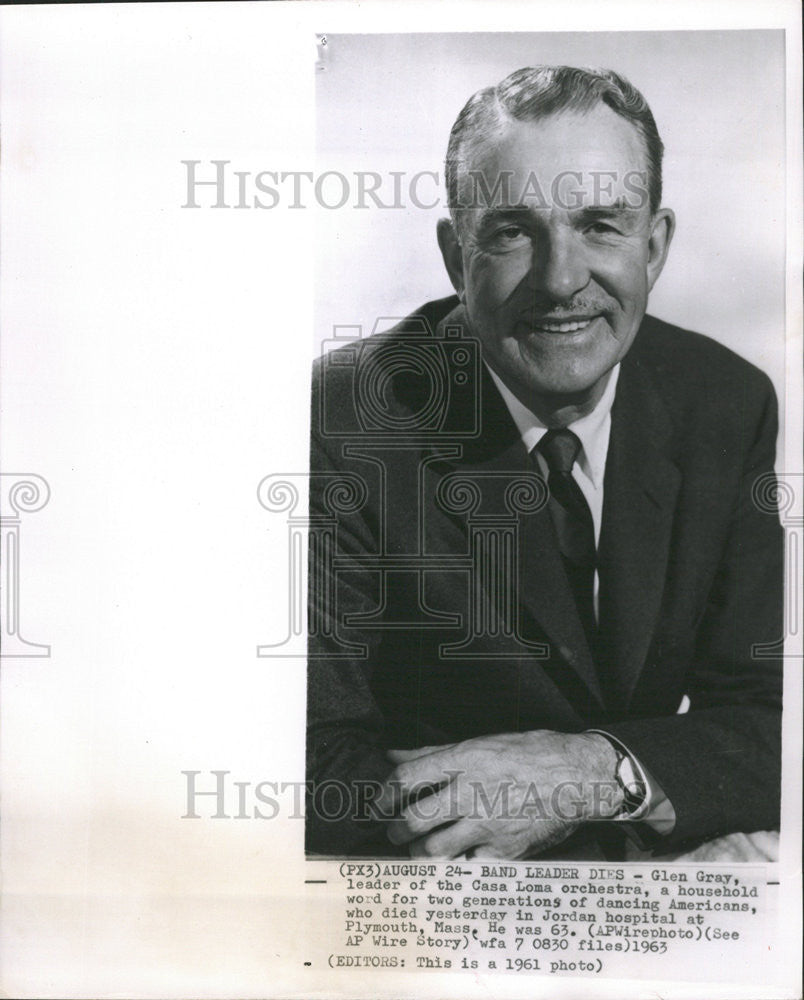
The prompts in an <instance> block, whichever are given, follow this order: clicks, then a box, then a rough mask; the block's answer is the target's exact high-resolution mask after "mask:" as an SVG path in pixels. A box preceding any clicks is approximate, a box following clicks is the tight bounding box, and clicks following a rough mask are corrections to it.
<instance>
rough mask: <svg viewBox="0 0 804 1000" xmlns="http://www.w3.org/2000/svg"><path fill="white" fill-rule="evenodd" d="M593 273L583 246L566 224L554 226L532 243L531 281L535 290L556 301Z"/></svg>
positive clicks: (576, 289) (577, 288) (579, 287)
mask: <svg viewBox="0 0 804 1000" xmlns="http://www.w3.org/2000/svg"><path fill="white" fill-rule="evenodd" d="M590 277H591V274H590V271H589V265H588V263H587V260H586V254H585V252H584V247H583V246H582V245H581V241H580V240H579V239H578V238H577V234H576V233H574V232H573V231H572V229H570V228H569V227H567V226H557V227H555V228H553V227H551V228H550V230H549V231H547V232H544V233H542V234H540V238H539V239H537V240H536V241H535V245H534V247H533V263H532V265H531V282H532V284H533V288H534V292H535V293H536V294H537V295H538V294H541V295H544V296H545V297H548V298H550V299H553V300H555V301H564V300H566V299H569V298H571V297H572V296H573V295H574V294H575V293H576V292H579V291H581V290H582V289H583V288H586V286H587V285H588V284H589V279H590Z"/></svg>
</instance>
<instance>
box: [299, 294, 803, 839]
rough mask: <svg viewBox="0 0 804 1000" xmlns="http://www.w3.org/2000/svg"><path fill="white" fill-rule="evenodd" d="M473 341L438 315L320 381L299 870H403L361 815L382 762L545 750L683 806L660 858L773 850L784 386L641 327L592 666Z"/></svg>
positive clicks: (516, 440) (607, 516) (625, 382)
mask: <svg viewBox="0 0 804 1000" xmlns="http://www.w3.org/2000/svg"><path fill="white" fill-rule="evenodd" d="M456 307H457V308H456ZM462 316H463V314H462V311H461V307H459V306H457V300H456V299H454V298H451V299H445V300H441V301H440V302H435V303H430V304H428V305H427V306H425V307H423V308H422V309H421V310H420V311H419V312H418V313H417V314H415V316H414V317H411V318H409V319H408V320H407V321H405V322H403V323H401V324H399V326H397V327H396V328H394V330H392V331H391V332H390V333H389V334H387V335H383V336H381V337H379V338H377V337H371V338H367V339H366V340H364V341H361V342H360V343H358V344H353V345H351V346H349V347H347V348H344V349H342V350H341V351H338V352H335V354H331V355H329V357H328V358H326V359H323V360H322V361H321V362H319V363H318V364H317V365H316V368H315V372H314V380H313V411H312V412H313V424H312V452H311V473H312V477H311V547H310V559H311V561H310V603H309V607H310V626H309V627H310V631H311V636H310V643H309V652H310V659H309V666H308V779H309V781H310V782H311V783H312V786H314V788H315V791H314V792H313V793H312V794H311V796H310V798H309V799H308V807H307V808H308V817H307V847H308V850H309V851H312V852H318V853H329V854H341V855H355V854H364V855H370V854H378V855H385V856H389V855H393V854H394V853H395V852H396V849H394V848H393V847H392V846H391V845H390V844H389V843H388V841H387V839H386V838H385V836H384V831H383V829H382V824H381V823H379V822H377V821H376V820H375V819H372V818H371V815H370V809H368V810H367V809H366V808H365V807H366V803H365V802H360V801H359V799H360V796H359V795H358V794H357V790H359V789H361V788H362V789H364V790H365V789H370V788H371V787H372V785H371V783H373V782H379V781H381V780H382V779H383V778H384V777H385V776H386V775H387V774H388V772H389V770H390V764H389V763H388V761H387V758H386V756H385V750H386V749H388V748H389V747H416V746H423V745H435V744H442V743H451V742H455V741H459V740H464V739H468V738H470V737H473V736H477V735H480V734H484V733H495V732H514V731H525V730H532V729H552V730H557V731H562V732H580V731H583V730H585V729H588V728H593V727H602V728H604V729H605V730H606V731H607V732H609V733H611V734H612V735H614V736H616V737H617V738H619V739H620V740H621V741H622V742H623V743H624V744H625V745H626V746H627V747H628V748H629V749H630V750H631V752H632V753H633V754H635V755H636V756H637V757H638V759H639V760H640V761H641V762H642V763H643V764H644V765H645V766H646V767H647V768H648V770H649V771H650V772H651V773H652V775H653V776H654V778H655V779H656V780H657V781H658V783H659V784H660V786H661V787H662V789H663V790H664V792H665V793H666V795H667V796H668V797H669V799H670V800H671V802H672V804H673V806H674V809H675V812H676V826H675V829H674V831H673V833H672V834H671V835H670V836H669V837H667V838H665V839H664V841H663V845H662V846H663V847H664V848H666V849H667V850H671V849H673V850H675V849H678V848H679V847H680V846H682V845H686V844H690V843H692V842H695V841H700V840H703V839H706V838H709V837H714V836H717V835H721V834H725V833H728V832H731V831H736V830H742V831H745V832H748V831H752V830H757V829H770V828H774V827H776V826H778V816H779V794H780V752H779V743H780V735H779V733H780V715H781V669H780V661H779V658H778V656H775V655H774V651H773V644H774V643H777V644H778V640H779V639H780V638H781V636H782V550H783V539H782V532H781V528H780V525H779V521H778V516H777V515H776V514H775V512H773V510H771V511H770V512H769V511H768V504H767V500H766V499H765V500H763V501H761V502H758V500H757V496H756V495H755V494H752V489H754V488H755V484H756V483H757V481H758V480H760V477H762V476H763V475H768V474H770V473H771V472H772V469H773V462H774V450H775V439H776V430H777V425H776V404H775V398H774V394H773V389H772V387H771V384H770V381H769V380H768V379H767V377H766V376H764V375H763V374H762V373H761V372H759V371H758V370H757V369H755V368H754V367H753V366H751V365H750V364H748V363H747V362H746V361H744V360H742V359H741V358H739V357H737V356H736V355H735V354H734V353H732V352H731V351H729V350H727V349H726V348H725V347H722V346H720V345H719V344H717V343H715V342H713V341H712V340H709V339H707V338H705V337H702V336H700V335H698V334H695V333H691V332H689V331H685V330H681V329H678V328H676V327H673V326H670V325H668V324H667V323H663V322H661V321H659V320H656V319H653V318H651V317H646V318H645V320H644V321H643V323H642V326H641V328H640V331H639V333H638V334H637V336H636V339H635V341H634V343H633V345H632V347H631V350H630V351H629V353H628V355H627V356H626V358H625V359H624V360H623V362H622V368H621V372H620V379H619V383H618V386H617V393H616V399H615V403H614V407H613V410H612V425H611V437H610V443H609V450H608V456H607V464H606V474H605V483H604V509H603V520H602V528H601V535H600V542H599V568H598V572H599V576H600V626H601V642H600V643H599V644H598V648H597V649H596V651H595V658H594V659H593V656H592V653H591V652H590V649H589V647H588V645H587V643H586V640H585V637H584V633H583V630H582V627H581V624H580V621H579V619H578V615H577V613H576V611H575V606H574V604H573V602H572V597H571V594H570V591H569V589H568V584H567V581H566V577H565V575H564V572H563V567H562V564H561V559H560V554H559V552H558V550H557V547H556V542H555V535H554V530H553V526H552V521H551V518H550V515H549V511H548V509H547V508H546V507H545V506H543V501H544V487H543V485H542V484H541V480H539V478H538V477H537V476H536V474H535V472H534V470H533V466H532V464H531V461H530V459H529V457H528V456H527V454H526V452H525V448H524V446H523V444H522V442H521V440H520V437H519V434H518V431H517V429H516V427H515V425H514V423H513V421H512V419H511V417H510V415H509V412H508V410H507V408H506V406H505V404H504V402H503V401H502V399H501V397H500V395H499V393H498V391H497V389H496V387H495V386H494V384H493V382H492V380H491V379H490V377H489V376H488V373H487V371H486V370H485V367H484V366H483V365H482V364H481V363H480V362H479V358H478V357H477V356H476V352H475V353H473V350H472V348H473V347H474V345H473V342H471V340H467V339H466V336H467V335H466V333H465V330H464V329H463V326H462V323H461V319H462ZM462 338H463V339H462ZM462 348H463V353H462V351H461V349H462ZM540 491H541V492H540ZM755 493H756V491H755ZM767 494H768V491H767V490H765V491H764V494H763V495H764V497H767ZM763 647H768V648H763ZM684 695H687V696H688V697H689V699H690V710H689V711H688V712H687V713H686V714H681V715H679V714H677V709H678V707H679V704H680V702H681V701H682V698H683V696H684ZM336 782H342V783H344V786H345V788H347V789H348V791H346V792H344V790H343V789H341V790H340V791H338V790H337V788H336V784H335V783H336ZM361 783H367V784H365V785H361ZM365 794H367V795H368V796H369V798H370V796H371V792H370V791H367V792H366V793H365ZM344 795H345V796H346V798H344ZM350 805H351V807H352V808H351V809H350V808H349V806H350ZM555 853H557V854H558V856H560V853H561V852H560V848H559V849H558V851H557V852H555Z"/></svg>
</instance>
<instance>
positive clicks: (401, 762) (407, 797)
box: [378, 730, 621, 859]
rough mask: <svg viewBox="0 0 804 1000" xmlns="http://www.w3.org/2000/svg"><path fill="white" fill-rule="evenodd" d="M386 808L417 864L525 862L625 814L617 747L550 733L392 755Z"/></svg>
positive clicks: (396, 835) (397, 838)
mask: <svg viewBox="0 0 804 1000" xmlns="http://www.w3.org/2000/svg"><path fill="white" fill-rule="evenodd" d="M389 757H390V759H391V760H392V761H393V762H394V764H395V765H396V766H395V767H394V770H393V771H392V772H391V774H390V776H389V777H388V779H387V781H386V784H385V786H384V788H383V791H382V794H381V796H380V799H379V800H378V804H379V805H381V807H382V808H383V810H384V815H390V816H391V817H392V818H390V819H389V820H388V837H389V839H390V840H391V841H392V842H393V843H395V844H408V846H409V849H410V853H411V856H413V857H438V858H454V857H458V856H460V855H467V856H470V857H488V858H508V859H515V858H521V857H524V856H526V855H528V854H535V853H538V852H541V851H545V850H547V849H548V848H550V847H552V846H554V845H555V844H558V843H560V842H561V841H562V840H564V839H565V838H566V837H568V836H569V835H570V834H571V833H572V832H573V831H574V830H575V829H576V828H577V827H578V826H580V825H581V823H583V822H585V821H587V820H590V819H605V818H608V817H611V816H613V815H615V814H616V812H617V810H618V808H619V806H620V802H621V797H620V796H619V793H618V790H617V786H616V783H615V782H614V781H613V775H614V770H615V764H616V755H615V753H614V750H613V748H612V746H611V744H610V743H609V741H608V740H607V739H605V737H603V736H600V735H599V734H595V733H582V734H567V733H555V732H550V731H547V730H536V731H534V732H527V733H502V734H499V735H495V736H480V737H477V738H476V739H471V740H466V741H465V742H462V743H453V744H448V745H446V746H438V747H420V748H418V749H416V750H391V751H389Z"/></svg>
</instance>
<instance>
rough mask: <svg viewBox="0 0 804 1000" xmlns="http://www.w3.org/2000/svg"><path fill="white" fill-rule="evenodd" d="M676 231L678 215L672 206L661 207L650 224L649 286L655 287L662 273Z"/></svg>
mask: <svg viewBox="0 0 804 1000" xmlns="http://www.w3.org/2000/svg"><path fill="white" fill-rule="evenodd" d="M675 231H676V216H675V212H673V210H672V208H660V209H659V211H658V212H657V213H656V214H655V215H654V216H653V219H652V220H651V224H650V239H649V241H648V288H649V289H650V288H653V286H654V285H655V283H656V280H657V279H658V277H659V275H660V274H661V273H662V268H663V267H664V262H665V261H666V260H667V254H668V252H669V251H670V243H671V242H672V239H673V233H674V232H675Z"/></svg>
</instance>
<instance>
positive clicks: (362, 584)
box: [305, 378, 399, 856]
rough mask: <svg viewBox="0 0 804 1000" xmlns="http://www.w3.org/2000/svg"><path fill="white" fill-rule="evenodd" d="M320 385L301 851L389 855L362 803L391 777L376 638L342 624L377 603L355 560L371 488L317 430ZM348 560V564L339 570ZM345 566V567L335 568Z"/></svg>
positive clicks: (364, 548) (367, 804)
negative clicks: (377, 689)
mask: <svg viewBox="0 0 804 1000" xmlns="http://www.w3.org/2000/svg"><path fill="white" fill-rule="evenodd" d="M319 390H320V382H319V381H318V380H317V379H315V378H314V384H313V428H312V435H311V453H310V534H309V539H310V545H309V562H308V566H309V575H308V668H307V803H306V821H305V832H306V849H307V851H308V853H314V854H329V855H332V854H335V855H341V856H360V855H365V856H369V855H377V854H384V855H386V856H391V855H394V854H395V853H399V852H398V851H397V850H396V849H395V848H394V847H393V845H392V844H391V843H390V842H389V841H388V840H387V838H386V836H385V829H384V824H383V823H381V822H380V820H379V819H378V818H377V812H376V809H375V808H373V806H372V802H373V799H374V798H376V796H377V794H378V793H379V788H380V786H381V784H382V782H383V781H384V779H385V778H386V777H387V775H388V774H389V772H390V771H391V767H392V765H391V764H390V763H389V761H388V759H387V757H386V754H385V751H386V748H387V746H388V738H387V735H386V720H385V719H384V717H383V713H382V712H381V710H380V708H379V707H378V704H377V701H376V699H375V697H374V695H373V693H372V688H371V681H372V675H373V671H374V669H375V667H376V663H377V657H378V655H379V650H378V646H379V640H378V638H377V637H378V634H379V633H378V631H377V630H376V629H373V630H368V629H365V630H361V629H360V628H359V627H346V628H345V627H344V626H345V623H348V621H349V618H350V617H351V616H354V615H360V614H361V613H366V612H372V611H373V610H375V609H376V608H377V604H378V594H377V590H378V579H377V577H378V574H377V573H376V572H373V571H372V570H371V568H370V567H368V566H365V565H363V566H361V565H360V564H359V563H360V559H364V557H369V558H370V557H371V555H372V554H373V553H377V552H378V551H379V549H378V542H377V535H378V531H377V524H376V523H375V521H376V509H377V508H376V502H373V501H376V497H375V496H374V495H373V493H374V491H375V490H376V488H377V484H376V483H375V482H374V481H373V477H372V474H371V469H370V466H367V464H366V463H365V462H362V463H361V462H355V461H353V460H351V459H350V458H348V457H346V456H345V455H344V447H343V441H342V440H341V439H339V438H335V439H332V438H328V437H327V436H326V435H324V434H322V433H320V430H321V428H320V427H319V426H318V422H319V420H320V413H321V411H320V409H319V399H320V396H319ZM350 557H358V558H357V560H356V561H355V563H354V565H351V566H350V565H348V564H349V561H350ZM344 563H346V564H347V565H346V567H344Z"/></svg>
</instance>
